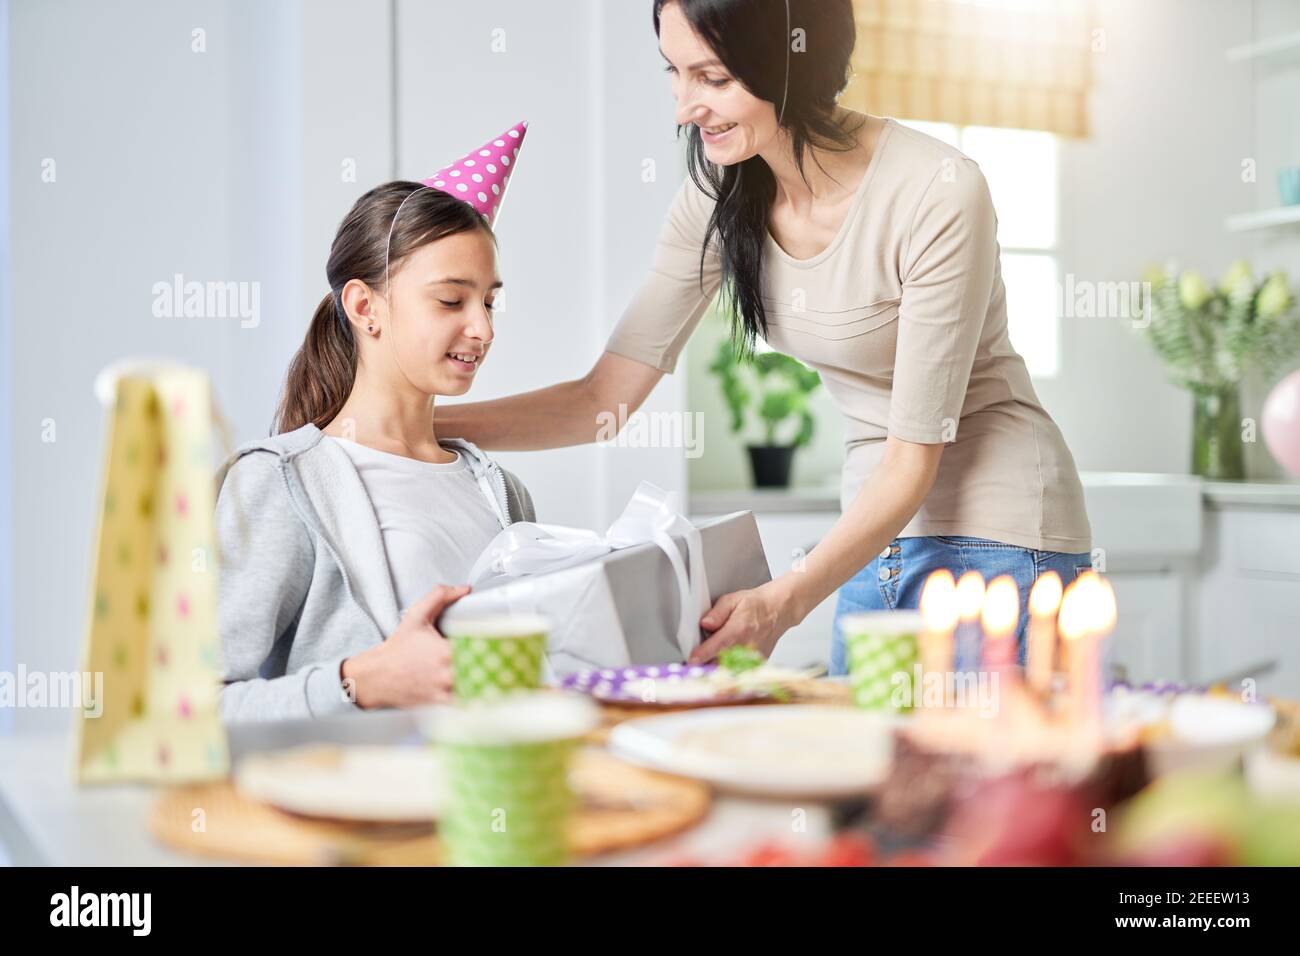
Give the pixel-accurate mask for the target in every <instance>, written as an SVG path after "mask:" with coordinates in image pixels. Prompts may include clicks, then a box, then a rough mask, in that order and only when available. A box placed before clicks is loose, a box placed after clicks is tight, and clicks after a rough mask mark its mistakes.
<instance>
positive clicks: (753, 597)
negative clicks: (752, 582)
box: [690, 581, 799, 664]
mask: <svg viewBox="0 0 1300 956" xmlns="http://www.w3.org/2000/svg"><path fill="white" fill-rule="evenodd" d="M798 621H799V616H798V615H797V614H796V613H794V610H793V608H792V607H791V601H790V598H789V596H788V595H786V594H785V593H784V592H783V591H781V590H780V589H779V588H778V584H777V582H776V581H770V582H768V583H767V584H763V585H760V586H759V587H756V588H751V589H749V590H747V591H732V592H731V593H730V594H724V595H722V597H720V598H718V601H717V603H716V604H714V605H713V607H712V608H710V609H709V612H708V613H707V614H705V615H704V617H702V618H700V626H701V627H702V628H704V629H705V630H706V631H710V632H712V633H711V634H710V635H709V637H708V639H707V640H706V641H704V643H702V644H701V645H700V646H699V647H697V648H696V649H695V650H694V651H692V652H691V657H690V663H692V664H704V663H706V662H708V661H711V660H713V659H714V658H716V657H717V656H718V655H719V654H721V653H722V651H723V650H724V649H726V648H728V647H731V646H733V645H735V644H748V645H750V646H752V647H754V648H756V649H757V650H758V651H759V652H761V653H762V655H763V656H764V657H770V656H771V655H772V649H773V648H775V647H776V642H777V641H778V640H780V638H781V635H782V634H784V633H785V632H786V631H788V630H789V629H790V628H791V627H793V626H794V625H795V624H796V623H798Z"/></svg>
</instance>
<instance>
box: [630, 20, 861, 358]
mask: <svg viewBox="0 0 1300 956" xmlns="http://www.w3.org/2000/svg"><path fill="white" fill-rule="evenodd" d="M670 3H676V4H678V5H679V6H680V7H681V10H682V13H683V14H685V16H686V19H687V21H688V22H689V23H690V24H691V26H692V27H693V28H694V30H695V32H696V33H698V34H699V35H700V38H701V39H703V40H704V42H705V43H707V44H708V45H709V46H710V47H711V48H712V49H713V52H714V53H715V54H716V55H717V57H718V59H719V60H721V61H722V63H723V65H724V66H726V68H727V71H728V72H729V73H730V74H731V75H732V76H733V77H735V78H736V79H737V80H739V81H740V82H741V83H742V84H743V85H744V86H745V88H746V89H748V90H749V91H750V92H751V93H753V94H754V95H755V96H757V97H759V98H760V99H764V100H767V101H768V102H769V103H771V104H772V105H773V107H774V108H775V109H776V111H777V116H778V118H779V120H780V124H781V128H782V129H784V130H785V131H786V132H787V133H788V134H789V136H790V141H791V144H792V145H793V147H794V157H795V163H796V164H797V166H798V168H799V172H800V174H803V172H804V158H805V155H806V153H807V152H808V150H809V147H813V148H815V149H824V150H829V151H837V152H847V151H849V150H851V149H853V148H854V147H855V146H856V145H857V137H856V130H846V129H844V128H843V127H841V126H840V125H839V123H837V122H836V121H835V101H836V99H837V98H838V96H839V95H840V93H841V92H842V91H843V90H844V87H845V85H847V83H848V79H849V61H850V58H851V57H852V55H853V45H854V41H855V40H856V26H855V22H854V18H853V3H852V0H654V24H655V35H656V36H657V35H658V34H659V20H660V15H661V13H662V12H663V9H664V7H666V6H667V5H668V4H670ZM787 3H788V6H787ZM787 10H788V11H789V14H788V19H787ZM795 30H802V31H803V35H802V37H801V40H802V44H801V46H802V48H803V51H804V52H794V51H793V50H792V47H793V45H794V42H795V41H794V37H793V36H792V32H793V31H795ZM787 64H789V83H788V85H787V82H786V69H787ZM681 132H682V128H680V127H679V128H678V134H679V135H680V134H681ZM686 132H687V137H688V145H689V148H688V151H687V155H686V165H687V169H688V170H689V172H690V175H691V179H693V180H695V184H696V185H697V186H698V187H699V188H700V189H701V190H702V191H703V192H704V193H705V194H706V195H707V196H709V198H711V199H714V200H716V202H717V205H716V206H715V207H714V210H713V215H712V216H710V218H709V229H708V233H707V234H706V236H705V241H704V246H703V248H702V249H701V257H700V275H701V281H703V270H704V250H706V249H707V248H708V246H709V242H710V241H712V240H713V238H714V236H716V237H717V239H718V247H719V251H720V253H721V257H722V293H723V301H724V303H725V304H726V305H727V306H728V307H729V311H730V312H731V314H732V316H733V318H732V327H731V332H732V337H733V338H734V339H735V340H736V341H737V342H739V343H740V344H741V345H742V347H743V349H744V351H750V350H751V349H752V348H753V346H754V343H755V340H756V339H757V338H758V336H760V335H763V336H766V335H767V311H766V310H765V309H764V308H763V247H764V244H765V243H766V241H767V227H768V216H769V214H770V212H771V209H772V200H773V199H774V198H775V196H776V179H775V177H774V176H773V175H772V170H771V168H770V167H769V166H768V165H767V163H765V162H764V161H763V160H762V159H760V158H759V157H757V156H752V157H750V158H749V159H747V160H745V161H744V162H742V163H736V164H735V165H732V166H722V167H719V166H715V165H713V164H712V163H710V162H709V161H708V159H707V158H706V157H705V154H704V141H703V140H702V139H701V137H700V130H699V127H698V126H695V125H693V124H692V125H691V126H689V127H688V128H687V130H686ZM815 160H816V156H815V154H814V161H815ZM805 179H806V176H805Z"/></svg>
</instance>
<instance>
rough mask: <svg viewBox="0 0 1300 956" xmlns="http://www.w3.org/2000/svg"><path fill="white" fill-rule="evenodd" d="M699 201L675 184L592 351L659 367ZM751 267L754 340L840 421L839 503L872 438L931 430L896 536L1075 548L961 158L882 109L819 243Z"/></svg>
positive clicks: (695, 243)
mask: <svg viewBox="0 0 1300 956" xmlns="http://www.w3.org/2000/svg"><path fill="white" fill-rule="evenodd" d="M712 206H713V203H712V201H711V200H709V198H708V197H707V196H706V195H705V194H704V193H702V192H701V191H700V190H699V189H698V188H697V187H696V186H695V185H694V183H693V182H691V180H690V179H689V178H688V179H687V181H686V182H685V183H684V184H683V185H682V187H681V189H680V190H679V191H678V193H677V196H676V198H675V199H674V201H673V205H672V208H671V210H670V211H669V214H668V218H667V220H666V221H665V223H664V226H663V229H662V231H661V233H660V236H659V241H658V244H657V246H656V249H655V255H654V263H653V266H652V268H651V271H650V275H649V276H648V278H647V279H646V281H645V282H644V284H643V285H642V286H641V288H640V289H639V290H638V292H637V293H636V295H635V297H634V298H633V300H632V302H631V303H630V305H629V306H628V308H627V311H626V312H625V313H624V314H623V317H622V319H621V320H620V321H619V323H618V325H617V327H616V328H615V329H614V332H613V334H612V335H611V336H610V339H609V342H608V344H607V345H606V350H607V351H610V352H614V353H617V354H619V355H623V356H626V357H628V358H632V359H635V360H637V361H640V362H644V363H645V364H647V365H651V366H654V367H655V368H658V369H662V370H663V371H665V372H671V371H673V369H674V367H675V366H676V363H677V357H678V355H679V354H680V352H681V350H682V348H683V347H684V346H685V344H686V341H687V339H688V338H689V337H690V335H691V333H692V332H693V331H694V329H695V326H696V325H697V324H698V322H699V320H700V318H701V316H703V314H704V313H705V311H706V310H707V309H708V306H709V304H710V303H711V302H712V300H713V298H714V296H715V295H716V293H717V291H718V286H719V283H720V275H721V266H720V263H719V259H718V255H717V251H716V247H715V246H711V247H710V249H709V250H708V251H707V253H706V254H705V256H704V272H703V283H701V275H700V253H701V249H702V248H703V243H704V236H705V232H706V229H707V225H708V221H709V214H710V212H711V211H712ZM763 273H764V289H763V296H764V304H765V305H766V307H767V320H768V335H767V342H768V344H770V345H771V346H772V347H773V348H774V349H776V350H778V351H780V352H784V353H786V354H788V355H793V356H794V357H796V358H798V359H799V360H800V361H802V362H804V363H805V364H807V365H808V366H809V367H810V368H813V369H815V370H816V371H817V372H818V373H820V375H821V378H822V382H823V384H824V385H825V386H826V389H827V391H828V392H829V394H830V396H831V398H832V399H833V400H834V402H835V404H836V406H837V407H838V408H839V410H840V411H841V412H842V413H843V415H844V418H845V452H844V469H843V481H842V484H841V504H842V505H843V506H845V507H847V505H848V503H849V502H850V501H851V500H852V499H853V498H854V497H855V496H856V494H857V492H858V488H859V487H860V486H861V484H862V482H863V480H864V479H865V478H866V477H867V475H869V474H871V472H872V471H873V470H874V469H875V467H876V465H877V464H878V463H879V462H880V459H881V457H882V455H883V452H884V443H885V438H886V436H888V435H895V436H897V437H898V438H901V439H904V440H906V441H911V442H920V443H925V444H930V443H941V442H942V443H947V447H946V448H945V450H944V453H943V457H942V458H941V460H940V465H939V474H938V478H937V479H936V481H935V484H934V487H933V488H932V489H931V490H930V493H929V495H928V496H927V497H926V500H925V502H924V504H922V506H921V508H920V510H919V511H918V512H917V514H916V515H915V517H914V518H913V519H912V520H911V521H910V522H909V523H908V525H907V527H906V528H904V529H903V531H902V536H905V537H908V536H918V535H972V536H975V537H981V538H989V539H991V540H994V541H1001V542H1005V543H1007V544H1014V545H1019V546H1021V547H1026V548H1034V549H1038V550H1044V551H1066V552H1082V551H1087V550H1089V549H1090V547H1091V542H1090V535H1091V532H1090V529H1089V526H1088V518H1087V514H1086V512H1085V510H1084V503H1083V489H1082V487H1081V485H1080V483H1079V476H1078V473H1077V471H1076V469H1075V465H1074V459H1073V457H1072V456H1071V455H1070V450H1069V448H1067V447H1066V444H1065V440H1064V439H1063V438H1062V436H1061V432H1060V429H1059V428H1057V427H1056V424H1055V423H1054V422H1053V421H1052V419H1051V417H1050V416H1049V415H1048V414H1047V412H1046V411H1044V410H1043V407H1042V406H1041V405H1040V404H1039V401H1038V396H1037V395H1036V394H1035V392H1034V388H1033V385H1032V384H1031V382H1030V378H1029V373H1028V371H1027V370H1026V368H1025V363H1024V360H1023V359H1022V358H1021V357H1020V356H1019V355H1018V354H1017V353H1016V351H1015V349H1013V348H1012V347H1011V342H1010V339H1009V338H1008V337H1007V303H1006V290H1005V288H1004V286H1003V284H1002V275H1001V268H1000V264H999V248H998V242H997V215H996V213H995V212H994V209H993V201H992V198H991V196H990V195H989V189H988V184H987V182H986V181H985V179H984V174H983V173H982V172H981V171H980V168H979V166H978V165H977V164H976V163H975V161H974V160H972V159H970V158H969V157H968V156H966V155H964V154H963V153H961V152H960V151H959V150H957V149H955V148H953V147H951V146H949V145H947V144H946V143H944V142H942V141H940V140H937V139H935V138H934V137H932V136H927V135H926V134H924V133H920V132H918V131H916V130H913V129H910V128H908V127H906V126H903V125H901V124H899V123H897V122H895V121H894V120H892V119H887V120H886V121H885V123H884V126H883V127H882V129H881V131H880V134H879V136H878V138H877V141H876V146H875V151H874V152H873V154H872V157H871V160H870V162H869V164H868V167H867V171H866V173H865V175H864V177H863V179H862V182H861V184H860V185H859V187H858V190H857V192H856V194H855V196H854V199H853V202H852V205H851V207H850V209H849V213H848V215H847V216H846V218H845V221H844V224H843V226H842V227H841V228H840V231H839V233H838V234H837V235H836V237H835V239H834V240H832V242H831V243H830V245H829V246H827V247H826V249H824V250H823V251H822V252H821V253H819V254H818V255H816V256H814V257H813V258H811V259H794V258H792V257H790V256H789V255H788V254H787V253H786V252H785V251H784V250H783V249H782V248H781V247H780V246H779V245H778V244H777V243H776V241H775V240H774V239H772V237H771V236H770V235H769V236H768V237H767V247H766V252H765V258H764V261H763ZM1043 321H1044V322H1048V321H1052V317H1051V316H1050V315H1046V314H1045V315H1044V316H1043Z"/></svg>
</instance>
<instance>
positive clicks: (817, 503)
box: [690, 492, 839, 667]
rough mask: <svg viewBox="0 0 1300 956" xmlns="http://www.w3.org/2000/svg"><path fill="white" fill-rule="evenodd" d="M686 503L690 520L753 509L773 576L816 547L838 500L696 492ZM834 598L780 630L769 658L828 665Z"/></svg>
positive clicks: (784, 662) (834, 516)
mask: <svg viewBox="0 0 1300 956" xmlns="http://www.w3.org/2000/svg"><path fill="white" fill-rule="evenodd" d="M792 505H794V506H796V507H795V508H792V507H791V506H792ZM799 505H803V506H805V507H807V508H808V510H804V509H803V508H799V507H798V506H799ZM808 506H811V507H808ZM690 507H691V512H692V518H693V520H698V519H699V518H703V517H707V516H710V515H716V514H726V513H728V512H731V511H753V512H754V518H755V520H756V521H757V522H758V533H759V537H760V538H761V539H762V541H763V551H764V552H765V553H766V554H767V564H768V567H769V568H770V569H771V571H772V577H774V578H777V577H780V576H781V575H782V574H784V573H785V572H786V571H789V570H791V569H792V568H794V567H797V566H798V565H797V562H798V560H799V559H800V558H801V557H802V556H803V555H806V554H807V553H808V552H809V551H811V550H812V549H813V548H814V547H816V545H817V542H818V541H820V540H821V539H822V537H823V536H824V535H825V534H826V532H827V531H829V530H830V529H831V525H833V524H835V520H836V519H837V518H838V517H839V503H838V501H836V500H834V499H833V497H831V496H830V495H823V496H816V497H813V498H810V499H804V498H801V497H800V495H799V493H798V492H794V493H790V494H789V495H788V496H787V494H786V493H784V492H739V493H736V494H726V493H717V494H699V493H696V494H693V495H692V496H691V503H690ZM796 509H797V510H796ZM835 598H836V595H835V594H834V593H832V594H831V596H830V597H828V598H827V599H826V600H825V601H823V602H822V603H821V604H819V605H818V606H817V607H816V608H814V609H813V611H812V613H811V614H809V615H808V616H807V617H806V618H804V620H803V622H802V623H801V624H799V625H798V626H796V627H792V628H791V629H790V630H788V631H786V633H785V635H784V636H783V637H782V638H781V641H780V643H779V644H777V646H776V650H775V651H773V653H772V661H773V662H774V663H777V664H780V665H782V666H784V667H809V666H812V665H814V664H821V665H823V666H827V667H829V665H830V656H831V627H832V624H833V622H834V620H835Z"/></svg>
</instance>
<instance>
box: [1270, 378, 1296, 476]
mask: <svg viewBox="0 0 1300 956" xmlns="http://www.w3.org/2000/svg"><path fill="white" fill-rule="evenodd" d="M1263 430H1264V444H1266V445H1268V450H1269V451H1271V452H1272V453H1273V457H1274V458H1276V459H1277V463H1278V464H1279V465H1281V466H1282V467H1283V468H1285V469H1286V470H1287V471H1289V472H1291V474H1293V475H1295V476H1296V477H1298V478H1300V369H1297V370H1296V371H1294V372H1292V373H1291V374H1290V375H1288V376H1287V377H1286V378H1284V379H1282V381H1280V382H1278V383H1277V387H1276V388H1274V389H1273V391H1272V392H1270V393H1269V396H1268V398H1267V399H1266V400H1265V402H1264V413H1263Z"/></svg>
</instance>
